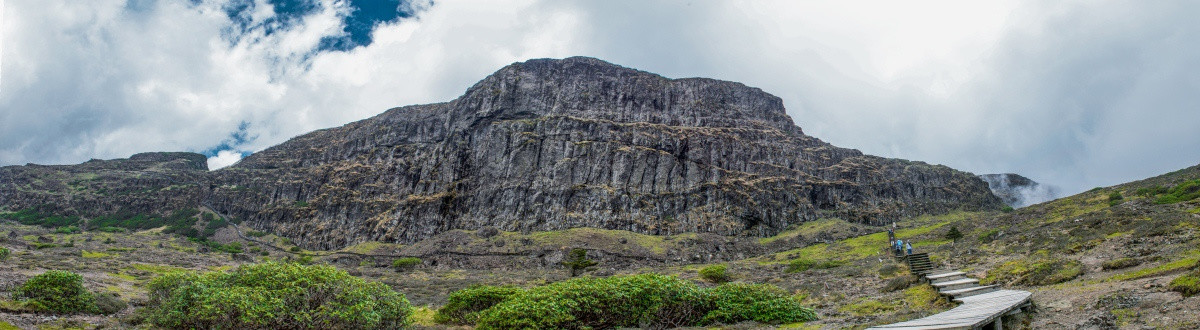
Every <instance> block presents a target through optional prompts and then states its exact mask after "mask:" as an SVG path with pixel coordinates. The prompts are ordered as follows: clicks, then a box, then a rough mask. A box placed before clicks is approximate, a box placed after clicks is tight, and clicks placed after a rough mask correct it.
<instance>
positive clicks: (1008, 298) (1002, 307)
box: [868, 290, 1033, 329]
mask: <svg viewBox="0 0 1200 330" xmlns="http://www.w3.org/2000/svg"><path fill="white" fill-rule="evenodd" d="M1031 295H1033V294H1032V293H1030V292H1028V291H1017V290H999V291H993V292H989V293H984V294H980V295H974V296H970V297H965V298H960V299H955V300H956V301H961V302H962V303H963V304H962V305H959V306H958V307H955V308H954V309H951V310H948V311H945V312H941V313H937V314H933V315H930V316H928V317H925V318H920V319H916V320H912V321H906V322H900V323H892V324H888V325H879V326H875V327H871V328H868V329H978V328H980V327H983V326H985V325H987V324H988V323H992V322H993V321H995V320H996V319H998V318H1000V317H1001V316H1003V315H1004V314H1008V313H1009V312H1012V311H1013V310H1015V309H1018V308H1020V307H1021V306H1024V305H1025V304H1027V303H1029V296H1031Z"/></svg>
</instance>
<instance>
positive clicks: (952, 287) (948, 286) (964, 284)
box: [932, 278, 979, 291]
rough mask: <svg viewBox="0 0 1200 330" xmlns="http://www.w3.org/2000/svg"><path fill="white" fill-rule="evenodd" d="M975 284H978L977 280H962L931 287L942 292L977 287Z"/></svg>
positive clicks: (936, 284) (935, 284)
mask: <svg viewBox="0 0 1200 330" xmlns="http://www.w3.org/2000/svg"><path fill="white" fill-rule="evenodd" d="M977 283H979V280H977V279H973V278H964V279H961V280H953V281H946V282H941V283H934V284H932V285H933V287H935V288H937V289H938V291H943V290H955V289H959V288H964V287H969V286H974V285H977Z"/></svg>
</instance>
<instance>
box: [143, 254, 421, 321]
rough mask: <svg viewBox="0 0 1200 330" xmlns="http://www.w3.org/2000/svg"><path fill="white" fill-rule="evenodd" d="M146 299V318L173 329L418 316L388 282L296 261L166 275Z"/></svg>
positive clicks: (377, 319)
mask: <svg viewBox="0 0 1200 330" xmlns="http://www.w3.org/2000/svg"><path fill="white" fill-rule="evenodd" d="M148 298H149V302H148V304H147V306H148V307H147V309H148V311H147V321H149V322H150V323H152V324H153V325H155V326H158V327H164V328H174V329H180V328H196V329H212V328H222V329H270V328H287V329H297V328H310V329H328V328H336V329H348V328H354V329H357V328H372V329H395V328H401V327H404V326H406V325H408V323H409V316H410V315H412V306H411V305H409V303H408V300H407V299H405V297H404V295H403V294H401V293H398V292H396V291H393V290H392V289H391V288H390V287H388V286H387V285H384V284H383V283H379V282H368V281H365V280H363V279H360V278H357V277H353V276H350V275H349V274H347V273H346V272H345V271H342V270H338V269H336V268H334V267H330V266H304V265H300V264H296V263H278V262H267V263H262V264H250V265H242V266H240V267H238V268H237V269H235V270H233V271H231V272H205V273H199V274H197V273H185V272H175V273H168V274H166V275H162V276H159V277H157V278H155V279H154V280H151V281H150V284H149V294H148Z"/></svg>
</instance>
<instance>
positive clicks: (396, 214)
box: [0, 57, 1004, 249]
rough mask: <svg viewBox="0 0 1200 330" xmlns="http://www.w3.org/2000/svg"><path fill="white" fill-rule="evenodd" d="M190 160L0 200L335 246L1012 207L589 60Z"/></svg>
mask: <svg viewBox="0 0 1200 330" xmlns="http://www.w3.org/2000/svg"><path fill="white" fill-rule="evenodd" d="M166 155H181V154H166ZM182 155H188V154H182ZM163 157H166V156H163ZM197 157H201V156H200V155H194V154H193V155H190V156H180V157H179V158H178V159H177V160H169V159H166V158H164V159H158V158H155V159H153V160H155V161H158V162H152V161H151V160H143V159H142V158H146V156H140V155H135V156H134V157H133V158H131V159H129V160H114V161H100V162H99V163H97V162H88V163H84V164H80V165H75V166H37V165H28V166H10V167H5V168H3V170H2V171H0V183H3V188H0V207H2V208H6V209H9V210H21V209H26V208H40V209H41V211H42V212H50V211H55V212H66V213H69V214H68V215H76V216H81V217H84V218H86V217H91V216H99V215H102V214H100V213H104V212H152V213H158V214H165V213H166V212H169V211H170V210H168V209H169V208H183V207H193V208H194V207H207V208H209V209H211V210H213V211H216V212H218V213H220V214H222V215H225V216H227V217H231V218H233V219H236V220H240V221H243V222H244V224H245V225H247V226H249V227H251V228H253V229H256V230H262V231H266V232H270V233H274V234H277V235H280V236H283V237H288V238H290V239H292V240H293V241H295V242H296V243H297V244H299V245H302V246H304V247H307V248H324V249H332V248H340V247H344V246H347V245H351V244H355V243H360V242H365V241H385V242H401V243H411V242H417V241H420V240H423V239H426V238H429V237H432V236H434V235H437V234H439V233H443V232H447V231H450V230H454V229H468V230H470V229H480V228H485V227H494V228H497V229H500V230H503V231H517V232H533V231H550V230H560V229H567V228H576V227H593V228H600V229H617V230H626V231H632V232H636V233H643V234H655V235H670V234H676V233H684V232H698V233H712V234H720V235H749V236H770V235H774V234H777V233H779V232H780V231H782V230H784V229H786V228H788V227H789V226H793V225H796V224H799V223H803V222H807V221H811V220H815V219H818V218H825V217H839V218H842V219H847V220H849V221H852V222H856V223H861V224H882V223H885V222H888V221H890V220H892V219H896V218H899V217H906V216H915V215H919V214H930V213H932V214H937V213H945V212H948V211H952V210H988V209H999V208H1000V207H1002V206H1003V205H1004V204H1003V203H1002V202H1001V200H1000V199H999V198H997V197H996V196H995V195H993V194H992V192H991V191H990V190H989V189H988V185H987V184H986V183H984V181H983V180H981V179H980V178H979V177H977V176H975V175H973V174H970V173H965V172H961V171H957V170H954V169H951V168H948V167H945V166H940V165H930V164H926V163H922V162H915V161H907V160H901V159H888V158H881V157H875V156H869V155H864V154H862V153H861V152H859V151H857V150H853V149H846V148H839V147H835V146H833V145H830V144H828V143H825V142H823V141H821V140H819V139H817V138H814V137H810V136H807V135H805V134H804V133H803V131H801V129H800V127H798V126H796V125H795V124H794V123H793V122H792V119H791V118H790V117H789V116H788V115H787V114H786V112H785V110H784V107H783V102H782V100H781V99H779V98H778V97H775V96H773V95H770V94H768V93H766V92H764V91H762V90H760V89H757V88H752V87H748V86H745V85H742V84H739V83H735V82H728V81H720V80H713V79H704V78H687V79H669V78H664V77H662V76H659V75H655V74H652V73H648V72H643V71H638V70H634V69H629V68H625V67H621V66H617V65H614V64H611V63H607V62H604V61H601V60H597V59H593V58H584V57H573V58H567V59H536V60H530V61H526V62H521V63H514V64H512V65H509V66H507V67H504V68H503V69H501V70H499V71H497V72H496V73H494V74H492V75H490V76H488V77H486V78H484V79H483V80H482V81H480V82H479V83H477V84H475V85H474V86H472V87H471V88H470V89H468V90H467V91H466V93H465V94H464V95H462V96H461V97H459V98H457V99H455V100H452V101H449V102H445V103H436V104H426V105H413V106H406V107H400V108H394V109H390V110H388V111H386V112H384V113H382V114H380V115H377V116H375V117H372V118H368V119H365V120H361V121H358V122H353V123H350V124H347V125H344V126H341V127H336V128H330V129H323V130H318V131H314V132H311V133H308V134H304V135H301V136H298V137H296V138H293V139H291V140H289V141H287V142H284V143H282V144H280V145H277V146H274V147H271V148H268V149H266V150H263V151H261V152H258V153H255V154H253V155H250V156H248V157H246V158H245V159H243V160H242V161H240V162H239V163H237V164H235V165H233V166H231V167H228V168H224V169H220V170H216V171H211V172H206V171H204V168H203V159H202V157H201V158H197ZM168 158H169V157H168ZM197 161H198V162H199V163H197ZM73 180H76V181H77V180H84V181H79V182H84V183H83V184H72V182H76V181H73ZM100 187H109V188H100ZM112 189H117V190H112ZM126 191H128V192H129V193H122V192H126ZM151 201H154V202H153V203H152V202H151ZM81 203H84V204H81ZM85 204H86V205H92V204H95V205H105V207H101V208H90V207H88V208H82V207H79V205H85Z"/></svg>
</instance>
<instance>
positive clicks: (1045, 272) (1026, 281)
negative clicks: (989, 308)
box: [979, 254, 1083, 286]
mask: <svg viewBox="0 0 1200 330" xmlns="http://www.w3.org/2000/svg"><path fill="white" fill-rule="evenodd" d="M1082 274H1083V264H1081V263H1080V262H1079V261H1077V260H1072V259H1063V258H1052V257H1048V256H1045V255H1044V254H1040V255H1038V256H1034V257H1026V258H1021V259H1017V260H1012V261H1009V262H1005V263H1003V264H1000V266H997V267H996V268H992V269H991V270H989V271H988V272H987V277H984V278H983V280H981V281H979V282H980V284H983V285H988V284H993V283H999V284H1005V285H1032V286H1037V285H1050V284H1057V283H1062V282H1066V281H1070V280H1071V279H1074V278H1075V277H1078V276H1079V275H1082Z"/></svg>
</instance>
